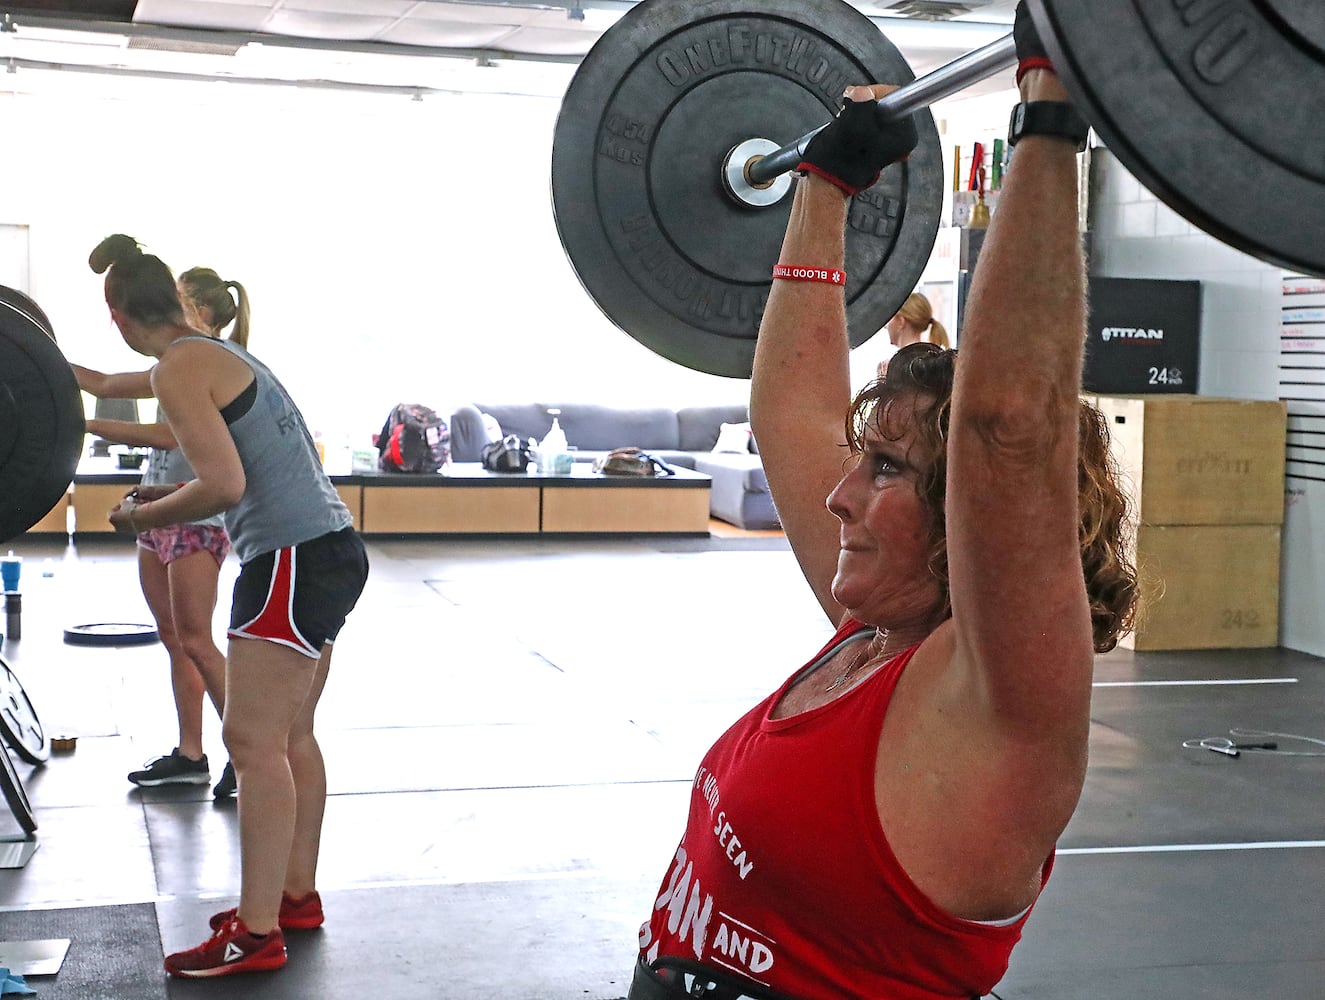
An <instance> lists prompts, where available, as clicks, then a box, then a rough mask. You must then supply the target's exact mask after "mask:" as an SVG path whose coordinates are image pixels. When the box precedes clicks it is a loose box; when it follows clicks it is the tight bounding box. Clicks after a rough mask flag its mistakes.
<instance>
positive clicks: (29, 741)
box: [0, 656, 51, 764]
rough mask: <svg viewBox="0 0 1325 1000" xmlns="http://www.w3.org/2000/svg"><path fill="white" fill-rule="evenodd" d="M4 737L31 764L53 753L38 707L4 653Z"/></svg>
mask: <svg viewBox="0 0 1325 1000" xmlns="http://www.w3.org/2000/svg"><path fill="white" fill-rule="evenodd" d="M0 739H3V741H4V742H5V743H7V744H9V746H10V747H12V748H13V751H14V753H16V754H18V755H19V756H20V757H22V758H23V759H24V760H25V761H27V762H28V763H29V764H43V763H45V762H46V761H47V760H48V759H49V758H50V756H51V741H50V740H49V739H48V738H47V736H46V730H44V729H43V728H42V727H41V720H40V719H39V718H37V710H36V709H35V708H33V707H32V700H31V699H30V698H28V693H27V692H26V691H24V690H23V685H22V684H20V683H19V680H18V675H17V674H15V673H14V671H13V668H11V667H10V666H9V664H8V663H6V662H5V658H4V657H3V656H0Z"/></svg>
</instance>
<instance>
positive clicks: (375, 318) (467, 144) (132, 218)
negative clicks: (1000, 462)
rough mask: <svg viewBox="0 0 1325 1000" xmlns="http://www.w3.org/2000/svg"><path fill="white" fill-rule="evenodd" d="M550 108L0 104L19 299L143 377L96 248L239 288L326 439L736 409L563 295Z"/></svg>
mask: <svg viewBox="0 0 1325 1000" xmlns="http://www.w3.org/2000/svg"><path fill="white" fill-rule="evenodd" d="M558 106H559V102H558V101H557V100H553V99H548V98H532V97H514V96H485V95H467V96H452V97H429V98H427V99H425V100H422V101H412V100H410V99H408V98H406V97H396V96H381V95H370V96H363V95H354V94H345V93H328V92H318V91H293V90H274V89H262V90H257V89H254V88H249V87H239V86H231V85H224V84H195V83H177V84H164V83H160V82H154V83H153V84H152V85H151V86H148V87H139V88H136V89H126V88H124V87H122V86H117V85H115V84H114V82H113V81H111V82H108V81H106V80H105V79H104V78H101V79H95V78H94V79H93V80H92V82H90V83H88V84H87V85H85V86H83V87H75V88H72V89H70V91H69V92H68V93H67V94H65V95H62V96H56V95H40V96H33V95H24V94H0V125H2V126H3V131H4V134H5V135H6V136H9V137H10V138H11V140H13V141H12V142H11V147H12V149H13V151H14V155H11V156H9V157H7V158H6V163H5V166H4V177H5V189H6V191H7V192H8V197H7V198H6V202H5V208H4V209H0V223H20V224H28V225H30V227H31V230H30V232H31V277H30V285H31V292H32V295H33V296H34V298H36V300H37V301H38V302H39V303H40V304H41V305H42V307H43V308H44V309H45V310H46V312H47V313H48V314H49V315H50V317H51V321H52V323H53V325H54V326H55V329H56V333H57V335H58V338H59V341H60V345H61V347H62V348H63V350H64V351H65V353H66V355H67V356H69V357H70V359H71V360H75V361H78V362H80V363H82V364H86V365H89V366H92V367H96V368H104V369H110V370H129V369H134V368H139V367H143V366H144V365H145V361H144V359H141V358H139V357H138V356H136V355H133V354H132V353H131V352H129V351H128V349H127V348H126V347H124V345H123V343H122V341H121V340H120V339H119V337H118V334H116V333H115V332H114V330H113V328H112V327H111V324H110V320H109V317H108V314H107V312H106V307H105V301H104V297H103V293H102V287H101V279H100V278H99V277H97V276H96V275H94V274H93V273H92V272H91V271H90V270H89V269H88V267H87V263H86V261H87V256H88V253H89V251H90V250H91V249H92V247H93V246H95V245H96V243H97V242H98V241H99V240H100V239H101V238H102V237H104V236H105V235H107V234H109V233H112V232H125V233H128V234H130V235H132V236H134V237H137V238H138V239H139V240H141V241H142V242H144V243H145V244H146V245H147V246H148V248H149V249H150V250H151V251H152V252H154V253H157V254H158V255H159V256H160V257H161V258H162V259H163V260H165V261H166V262H167V263H168V264H170V265H171V266H172V267H173V268H175V269H176V270H182V269H184V268H186V267H190V266H194V265H205V266H209V267H214V268H215V269H216V270H218V271H219V272H220V273H221V274H222V276H223V277H225V278H233V279H235V280H238V281H240V282H242V283H243V284H244V285H245V286H246V287H247V288H248V289H249V292H250V294H251V296H252V303H253V335H252V341H251V347H252V349H253V351H254V352H255V353H256V354H257V355H258V356H259V357H261V358H262V359H263V360H264V361H266V362H267V363H268V364H270V365H271V366H272V367H273V369H274V370H275V371H276V372H277V373H278V375H280V377H281V378H282V380H283V381H284V382H286V384H287V385H288V387H289V388H290V390H291V392H292V393H293V394H294V397H295V399H296V401H297V402H298V403H299V404H300V406H301V408H302V409H303V410H304V412H305V414H306V416H307V418H308V420H309V423H310V426H312V427H314V428H318V429H321V430H323V431H324V433H326V434H327V436H328V438H329V439H330V440H334V439H335V438H336V437H337V436H338V435H340V434H342V433H344V434H353V435H354V436H355V440H356V441H365V442H366V441H367V435H369V434H371V433H372V432H374V431H376V430H378V429H379V428H380V427H381V423H382V420H383V418H384V417H385V416H386V413H387V411H388V410H389V409H390V407H391V406H392V405H393V404H394V403H396V402H400V401H417V402H424V403H427V404H428V405H431V406H434V407H435V408H437V409H438V410H443V411H444V410H445V409H446V408H448V407H449V406H450V405H451V404H453V403H455V402H458V401H462V400H466V399H486V400H490V401H509V400H524V399H530V400H533V399H538V400H544V401H549V400H567V401H569V400H590V399H591V400H596V401H599V402H603V403H606V404H609V405H614V404H620V405H630V404H635V403H655V404H659V405H686V404H689V403H729V402H740V401H743V400H745V399H746V398H747V396H748V383H747V382H746V381H744V380H737V379H724V378H718V377H716V376H711V375H706V374H702V373H698V372H694V371H691V370H689V369H685V368H682V367H680V366H678V365H675V364H672V363H670V362H667V361H665V360H663V359H661V358H659V357H658V356H657V355H654V354H653V353H651V352H649V351H647V350H646V349H644V348H643V347H640V346H639V345H638V344H637V343H636V342H635V341H634V340H633V339H632V338H630V337H629V336H627V335H626V334H624V333H622V332H621V331H619V330H618V329H617V328H616V327H615V326H614V325H612V323H611V322H610V321H608V320H607V319H606V318H605V317H604V316H603V315H602V314H601V313H600V312H599V311H598V309H597V307H596V306H595V305H594V303H593V302H592V300H591V299H590V298H589V297H588V295H587V294H586V293H585V292H584V291H583V289H582V288H581V287H580V285H579V283H578V280H577V279H576V277H575V275H574V272H573V270H572V269H571V266H570V264H569V263H568V261H567V259H566V256H565V254H564V252H563V251H562V248H561V244H560V241H559V240H558V237H557V233H556V228H555V225H554V222H553V218H552V212H551V204H550V202H551V198H550V193H549V181H548V178H549V176H550V149H551V137H552V132H553V128H554V124H555V120H556V114H557V110H558ZM20 136H21V137H22V141H21V144H20V143H19V141H18V139H17V137H20ZM20 148H21V150H22V152H21V154H19V153H18V152H17V150H19V149H20Z"/></svg>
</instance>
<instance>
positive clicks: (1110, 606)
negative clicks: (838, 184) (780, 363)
mask: <svg viewBox="0 0 1325 1000" xmlns="http://www.w3.org/2000/svg"><path fill="white" fill-rule="evenodd" d="M956 362H957V352H956V351H955V350H947V349H945V348H941V347H939V346H938V345H937V344H928V343H918V344H910V345H908V346H906V347H903V348H902V349H901V350H899V351H898V352H897V353H896V354H895V355H893V357H892V359H891V360H890V361H889V362H888V370H887V374H886V375H884V376H883V377H881V378H877V379H875V380H874V381H872V382H870V383H869V384H868V385H867V386H865V387H864V388H863V389H861V390H860V392H858V393H856V397H855V399H853V400H852V401H851V406H850V408H849V409H848V410H847V416H846V440H847V444H848V446H849V447H850V448H851V450H852V451H854V452H857V453H859V452H861V451H863V450H864V449H865V437H866V433H867V432H872V433H874V434H883V435H884V436H887V437H890V438H892V437H895V436H894V435H888V434H887V433H886V431H885V428H886V427H887V426H888V425H889V420H888V414H889V411H890V410H891V408H892V406H893V405H894V404H895V403H896V402H897V401H898V400H899V399H905V400H908V401H910V402H911V403H912V405H913V410H912V418H911V419H912V422H913V426H914V428H915V430H916V433H917V435H918V438H919V443H920V447H921V449H922V452H923V454H925V455H929V456H932V459H931V460H930V461H929V463H928V464H927V465H924V466H922V467H921V469H920V473H919V477H918V480H917V484H916V491H917V493H918V494H919V496H920V499H921V502H922V503H923V504H924V506H925V509H926V511H927V512H928V517H929V538H930V557H929V569H930V572H931V573H933V574H934V578H935V579H936V580H938V581H939V583H940V584H941V586H942V588H943V600H944V608H943V614H944V617H947V616H948V615H950V614H951V613H952V605H951V602H950V599H949V595H948V533H947V523H946V516H945V512H944V510H945V498H946V495H947V487H948V425H949V417H950V415H951V411H952V384H953V378H954V375H955V373H956ZM1078 436H1079V442H1080V444H1079V449H1078V464H1077V483H1078V499H1079V503H1080V509H1081V529H1080V538H1081V566H1082V571H1083V572H1084V574H1085V580H1086V593H1087V596H1088V597H1089V600H1090V618H1091V625H1092V629H1093V632H1094V645H1095V651H1096V652H1097V653H1107V652H1108V651H1109V650H1111V649H1113V647H1114V646H1116V645H1117V644H1118V639H1119V637H1120V636H1122V635H1124V634H1125V633H1126V632H1127V631H1128V630H1130V629H1131V627H1132V621H1133V618H1134V616H1135V614H1136V598H1137V583H1136V568H1135V567H1134V566H1133V565H1132V564H1131V562H1130V561H1129V558H1128V552H1129V548H1130V533H1131V530H1132V525H1131V520H1130V517H1129V504H1128V499H1127V495H1126V493H1124V492H1123V489H1122V487H1121V486H1120V485H1119V473H1118V469H1117V465H1116V463H1115V462H1114V461H1113V458H1112V456H1111V455H1110V454H1109V432H1108V425H1107V424H1106V423H1105V420H1104V417H1103V415H1101V413H1100V411H1099V410H1097V409H1096V408H1095V407H1094V406H1092V405H1091V404H1090V403H1088V402H1086V401H1085V400H1084V399H1083V400H1082V401H1081V409H1080V414H1079V419H1078Z"/></svg>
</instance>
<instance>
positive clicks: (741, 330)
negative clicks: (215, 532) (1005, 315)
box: [0, 0, 1325, 541]
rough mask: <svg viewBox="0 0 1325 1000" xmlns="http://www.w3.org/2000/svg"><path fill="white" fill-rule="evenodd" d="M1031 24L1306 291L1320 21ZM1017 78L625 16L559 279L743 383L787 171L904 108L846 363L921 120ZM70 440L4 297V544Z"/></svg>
mask: <svg viewBox="0 0 1325 1000" xmlns="http://www.w3.org/2000/svg"><path fill="white" fill-rule="evenodd" d="M1028 2H1029V4H1030V8H1031V13H1032V16H1033V17H1034V18H1035V23H1036V27H1037V29H1038V30H1039V32H1040V35H1041V37H1042V39H1043V41H1044V43H1045V46H1046V48H1047V49H1048V51H1049V54H1050V56H1051V57H1052V59H1053V61H1054V65H1055V67H1056V68H1057V70H1058V72H1059V75H1060V76H1061V77H1062V79H1063V82H1064V83H1065V84H1066V86H1067V87H1068V90H1069V91H1070V92H1071V94H1072V97H1073V100H1074V101H1075V102H1076V104H1077V106H1078V108H1079V109H1080V110H1081V111H1082V113H1083V114H1084V115H1085V117H1086V118H1087V120H1089V121H1090V122H1091V124H1092V126H1093V127H1094V129H1095V131H1096V133H1097V134H1098V135H1099V136H1100V138H1101V139H1102V140H1103V142H1104V143H1105V145H1106V146H1107V147H1108V148H1109V149H1110V150H1111V151H1112V152H1113V153H1114V155H1116V156H1117V157H1118V159H1119V160H1120V161H1121V162H1122V163H1123V164H1124V165H1125V166H1126V167H1127V168H1128V169H1129V170H1130V171H1131V172H1132V173H1133V174H1134V175H1135V176H1136V177H1137V178H1138V179H1139V180H1140V181H1141V182H1142V183H1143V184H1145V185H1146V186H1147V187H1148V188H1149V189H1150V190H1151V191H1152V192H1153V193H1154V194H1155V195H1156V196H1157V197H1158V198H1159V199H1161V200H1162V201H1164V202H1165V203H1166V204H1168V205H1169V206H1170V207H1172V208H1173V209H1174V210H1175V211H1176V212H1178V213H1179V214H1180V215H1182V216H1183V217H1184V218H1186V219H1187V220H1188V221H1190V222H1192V223H1193V224H1194V225H1196V226H1198V227H1199V228H1201V229H1203V230H1204V231H1205V232H1207V233H1209V234H1211V235H1212V236H1214V237H1215V238H1217V239H1220V240H1222V241H1223V242H1225V243H1227V244H1229V245H1230V246H1233V247H1236V248H1238V249H1239V250H1242V251H1244V252H1246V253H1248V254H1251V255H1253V256H1256V257H1259V258H1261V259H1263V260H1266V261H1269V262H1271V263H1275V264H1278V265H1280V266H1282V267H1285V268H1288V269H1291V270H1294V271H1300V272H1302V273H1305V274H1316V275H1325V130H1322V129H1320V128H1319V127H1318V122H1319V120H1320V118H1321V111H1322V110H1325V109H1323V108H1322V105H1325V21H1323V20H1322V18H1321V16H1320V12H1319V0H1028ZM1014 60H1015V53H1014V51H1013V45H1012V43H1011V39H1010V38H1004V39H1001V40H1000V41H998V42H995V43H993V44H992V45H990V46H986V47H985V48H984V49H980V50H977V51H975V52H973V53H970V54H969V55H967V56H964V57H962V58H961V59H958V60H956V61H955V62H953V63H951V64H950V65H948V66H946V67H944V68H942V69H940V70H938V71H936V72H934V73H931V74H929V75H927V76H925V77H923V78H922V79H920V80H916V79H915V74H914V73H913V72H912V71H911V68H910V66H908V65H907V63H906V60H905V59H904V58H903V57H902V55H901V53H900V52H898V50H897V49H896V48H895V47H894V46H893V45H892V44H891V43H890V42H889V41H888V40H887V38H886V37H885V36H884V35H883V34H882V33H881V32H880V31H879V30H878V28H877V27H876V26H875V24H874V22H873V21H871V20H870V19H869V18H867V17H865V16H864V15H863V14H861V13H860V12H859V11H857V10H856V9H855V8H854V7H851V6H850V5H848V4H846V3H844V2H842V0H642V2H641V3H639V4H637V5H636V6H635V7H633V8H632V9H631V10H630V11H629V12H628V13H626V14H625V15H624V16H623V17H622V18H621V19H620V20H619V21H618V22H617V23H616V24H615V25H613V26H612V27H611V28H609V29H608V30H607V31H606V32H604V34H603V35H602V36H601V37H600V38H599V40H598V42H597V43H595V45H594V46H593V48H592V49H591V50H590V51H589V53H588V54H587V55H586V56H585V58H584V60H583V62H582V63H581V64H580V66H579V67H578V69H577V71H576V73H575V75H574V77H573V78H572V80H571V83H570V85H569V87H568V88H567V91H566V95H565V98H564V99H563V102H562V106H561V110H560V112H559V114H558V117H557V123H556V128H555V130H554V133H553V149H552V207H553V213H554V216H555V219H556V224H557V229H558V232H559V233H560V236H561V240H562V243H563V245H564V246H565V249H566V253H567V256H568V257H569V259H570V262H571V265H572V268H573V270H574V271H575V273H576V275H577V277H578V278H579V280H580V282H581V284H583V286H584V287H585V289H586V290H587V292H588V293H589V295H590V297H591V298H592V299H593V300H594V301H595V302H596V303H597V305H598V306H599V308H600V309H601V310H602V311H603V312H604V313H605V314H606V316H607V317H608V318H609V319H610V320H611V321H612V322H613V323H615V324H616V325H617V326H618V327H620V328H621V329H622V330H624V331H625V332H626V333H628V334H630V335H631V336H632V337H634V338H635V339H636V340H638V341H639V342H640V343H641V344H643V345H644V346H646V347H648V348H650V349H651V350H653V351H655V352H656V353H658V354H660V355H662V356H663V357H666V358H669V359H670V360H672V361H675V362H677V363H679V364H682V365H685V366H687V367H690V368H694V369H697V370H699V371H704V372H709V373H712V374H715V375H722V376H728V377H735V378H748V377H749V374H750V369H751V367H752V364H753V359H754V344H755V338H756V336H757V334H758V329H759V320H760V317H761V316H762V313H763V308H764V303H765V302H766V300H767V298H768V291H769V286H770V284H771V280H772V279H771V273H772V265H773V264H774V263H775V262H776V260H777V256H778V251H779V248H780V246H781V241H782V236H783V234H784V232H785V229H786V222H787V215H788V211H789V200H790V199H789V198H788V197H787V194H788V192H789V190H790V187H791V184H792V180H791V178H790V177H789V176H788V171H790V170H792V169H794V168H795V166H796V165H797V164H798V163H799V157H800V152H801V150H802V149H803V147H804V144H805V143H806V142H808V141H809V139H810V138H811V137H812V136H813V134H814V133H815V132H816V131H817V130H818V129H819V128H822V127H823V125H824V124H825V122H826V121H827V120H828V119H830V118H831V117H832V115H833V114H834V113H835V112H836V110H837V108H838V106H839V105H840V101H841V95H842V90H843V88H844V87H845V86H847V85H848V84H852V83H869V82H884V83H897V84H902V86H901V88H900V89H899V90H898V91H896V92H894V93H892V94H890V95H888V96H887V97H885V98H884V99H883V100H882V101H880V106H881V108H882V110H883V111H884V112H885V113H886V114H888V115H893V116H896V115H903V114H912V113H915V114H916V115H917V126H918V130H919V142H918V144H917V146H916V149H915V151H914V152H913V153H912V154H911V156H910V157H909V158H908V159H907V160H906V161H905V162H904V163H900V164H896V165H894V166H892V167H889V168H888V169H887V170H885V171H884V172H883V174H882V176H881V178H880V180H879V182H878V183H877V184H875V185H874V187H872V188H870V189H869V190H867V191H864V192H862V193H860V194H859V195H857V196H855V197H854V198H853V199H852V202H851V207H850V211H849V215H848V227H847V275H848V278H847V287H846V298H847V320H848V336H849V339H850V342H851V344H852V346H853V347H854V346H858V345H860V344H862V343H864V342H865V341H866V340H868V339H869V338H870V337H872V336H873V335H874V334H875V332H876V331H877V330H879V328H880V327H882V326H883V325H884V323H886V322H887V320H888V319H889V318H890V317H891V316H892V315H893V314H894V313H895V312H896V311H897V309H898V308H899V307H900V306H901V304H902V303H903V302H904V301H905V299H906V296H907V295H909V294H910V292H911V291H912V290H913V288H914V287H915V285H916V283H917V281H918V280H919V279H920V276H921V274H922V272H923V271H924V269H925V266H926V264H927V262H928V259H929V255H930V252H931V250H932V248H933V243H934V237H935V234H936V232H937V229H938V225H939V215H940V211H941V207H942V203H943V186H944V176H945V171H944V169H943V158H942V155H941V152H940V149H939V140H938V133H937V130H936V129H935V126H934V122H933V116H932V115H930V114H929V113H928V111H927V109H928V107H929V105H930V104H931V103H933V102H934V101H937V100H939V99H940V98H942V97H946V96H949V95H951V94H954V93H957V92H958V91H960V90H962V89H964V88H965V87H968V86H970V85H971V84H973V83H975V82H978V81H979V80H982V79H986V78H987V77H989V76H990V75H992V74H993V73H996V72H998V71H999V70H1001V69H1003V68H1005V67H1007V66H1009V65H1011V64H1012V62H1013V61H1014ZM922 112H923V113H922ZM797 133H803V134H802V135H801V137H800V138H799V139H795V140H793V141H791V142H779V141H778V139H777V138H774V137H781V136H787V135H795V134H797ZM84 432H85V424H84V420H83V406H82V397H81V394H80V393H79V390H78V386H77V383H76V381H75V380H74V377H73V374H72V371H71V370H70V368H69V366H68V364H67V362H66V361H65V359H64V357H63V355H62V354H61V353H60V351H59V348H58V347H56V345H55V342H54V332H53V330H52V329H51V325H50V321H49V320H48V319H47V318H46V316H45V314H44V313H43V312H42V311H41V309H40V308H39V307H38V306H37V305H36V303H35V302H33V301H32V300H31V299H29V298H28V297H27V296H25V295H23V294H22V293H21V292H17V291H15V290H13V289H4V288H0V541H5V540H7V539H9V538H12V537H14V536H16V535H19V534H21V533H22V532H24V531H26V530H27V529H28V528H30V527H31V526H32V525H33V524H35V523H36V522H37V521H38V520H40V519H41V518H42V517H43V516H45V514H46V513H47V511H49V510H50V508H51V507H52V506H53V505H54V504H55V503H56V502H57V501H58V500H59V498H60V497H61V496H62V495H63V494H64V492H65V490H66V489H67V488H68V485H69V483H70V482H71V481H72V479H73V475H74V471H75V469H76V467H77V464H78V457H79V453H80V451H81V448H82V440H83V435H84Z"/></svg>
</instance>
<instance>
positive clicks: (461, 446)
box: [450, 403, 488, 462]
mask: <svg viewBox="0 0 1325 1000" xmlns="http://www.w3.org/2000/svg"><path fill="white" fill-rule="evenodd" d="M450 427H451V461H453V462H477V461H478V460H479V457H480V454H481V453H482V451H483V446H484V445H485V444H487V443H488V434H487V430H486V429H485V428H484V426H483V414H482V413H480V412H479V409H478V407H476V406H471V405H469V404H467V403H466V404H464V405H461V406H457V407H456V408H455V409H454V410H452V411H451V418H450Z"/></svg>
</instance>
